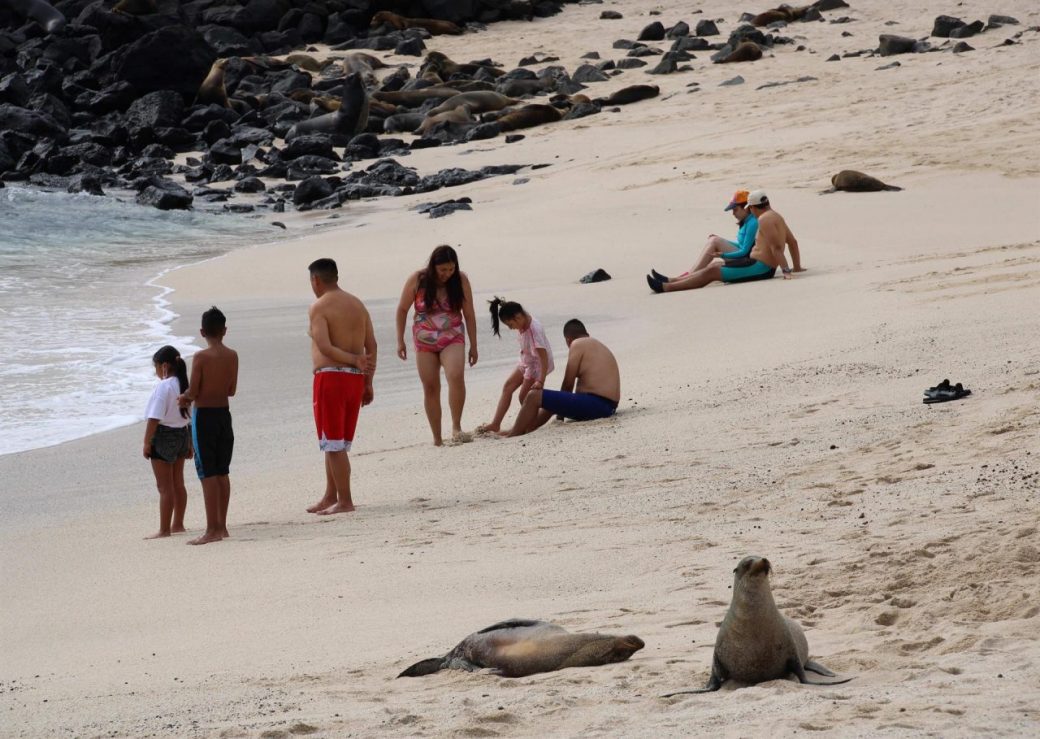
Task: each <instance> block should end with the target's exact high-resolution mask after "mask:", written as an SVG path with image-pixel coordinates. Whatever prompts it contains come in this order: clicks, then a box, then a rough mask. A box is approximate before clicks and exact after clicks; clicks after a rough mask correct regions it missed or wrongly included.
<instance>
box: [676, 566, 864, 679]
mask: <svg viewBox="0 0 1040 739" xmlns="http://www.w3.org/2000/svg"><path fill="white" fill-rule="evenodd" d="M769 570H770V564H769V560H768V559H765V558H763V557H744V559H742V560H740V564H738V565H737V567H736V569H734V570H733V572H734V573H736V574H735V575H734V577H733V599H732V600H731V601H730V604H729V610H728V611H726V617H725V618H724V619H722V626H720V627H719V635H718V637H716V639H715V655H714V657H713V658H712V664H711V677H710V678H709V679H708V684H707V686H705V687H704V688H701V689H700V690H680V691H678V692H676V693H668V694H667V695H664V696H662V697H663V698H668V697H670V696H673V695H682V694H685V693H710V692H712V691H715V690H718V689H719V688H721V687H722V684H723V683H724V682H726V680H730V679H732V680H737V681H739V682H742V683H748V684H752V685H753V684H755V683H762V682H765V681H767V680H779V679H781V678H785V677H787V676H788V675H789V674H791V673H794V674H795V675H796V676H797V677H798V680H799V682H803V683H808V684H810V685H839V684H841V683H847V682H848V681H849V680H851V679H852V678H846V679H844V680H833V681H828V682H817V681H812V680H809V678H808V677H806V675H805V671H806V670H811V671H812V672H815V673H817V674H820V675H825V676H827V677H836V676H835V674H834V673H833V672H831V671H830V670H828V669H827V668H826V667H824V666H823V665H821V664H819V663H818V662H813V661H812V660H811V659H809V643H808V642H807V641H806V639H805V633H804V632H803V631H802V627H801V626H799V625H798V624H797V623H796V622H795V621H792V620H791V619H789V618H787V617H786V616H785V615H784V614H782V613H780V611H779V609H777V607H776V603H775V602H774V601H773V591H772V590H771V589H770V587H769Z"/></svg>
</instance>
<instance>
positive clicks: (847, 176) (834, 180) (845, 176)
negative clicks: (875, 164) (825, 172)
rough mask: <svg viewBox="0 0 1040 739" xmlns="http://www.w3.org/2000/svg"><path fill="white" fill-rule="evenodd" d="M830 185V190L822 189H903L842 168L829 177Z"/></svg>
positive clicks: (873, 190) (876, 190)
mask: <svg viewBox="0 0 1040 739" xmlns="http://www.w3.org/2000/svg"><path fill="white" fill-rule="evenodd" d="M831 185H833V187H832V188H831V189H830V190H824V192H837V191H838V190H844V191H845V192H881V191H882V190H891V191H893V192H898V191H900V190H902V189H903V188H901V187H896V186H895V185H886V184H885V183H884V182H882V181H881V180H879V179H877V178H876V177H871V176H870V175H869V174H863V173H862V172H857V171H856V170H854V169H843V170H841V171H840V172H838V174H836V175H834V176H833V177H831Z"/></svg>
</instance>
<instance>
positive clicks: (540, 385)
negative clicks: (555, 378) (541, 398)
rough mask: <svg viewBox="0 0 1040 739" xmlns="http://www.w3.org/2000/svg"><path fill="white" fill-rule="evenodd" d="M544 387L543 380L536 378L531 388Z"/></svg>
mask: <svg viewBox="0 0 1040 739" xmlns="http://www.w3.org/2000/svg"><path fill="white" fill-rule="evenodd" d="M543 387H544V385H543V384H542V381H541V380H535V381H534V382H533V383H532V384H531V389H532V390H541V389H542V388H543Z"/></svg>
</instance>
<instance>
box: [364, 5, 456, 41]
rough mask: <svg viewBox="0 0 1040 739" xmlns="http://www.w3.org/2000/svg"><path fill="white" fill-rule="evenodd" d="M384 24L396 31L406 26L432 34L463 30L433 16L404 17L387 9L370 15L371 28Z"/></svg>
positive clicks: (454, 32)
mask: <svg viewBox="0 0 1040 739" xmlns="http://www.w3.org/2000/svg"><path fill="white" fill-rule="evenodd" d="M384 24H385V25H388V26H390V27H391V28H394V29H396V30H398V31H403V30H404V29H406V28H424V29H426V30H427V31H429V32H430V34H431V35H433V36H439V35H442V34H451V35H452V36H458V35H459V34H460V33H462V32H463V29H461V28H459V27H458V26H457V25H455V24H454V23H452V22H451V21H440V20H435V19H433V18H405V17H404V16H402V15H398V14H397V13H391V12H390V11H389V10H380V11H379V12H378V13H376V14H375V15H374V16H372V22H371V23H370V24H369V26H370V27H371V28H377V27H378V26H382V25H384Z"/></svg>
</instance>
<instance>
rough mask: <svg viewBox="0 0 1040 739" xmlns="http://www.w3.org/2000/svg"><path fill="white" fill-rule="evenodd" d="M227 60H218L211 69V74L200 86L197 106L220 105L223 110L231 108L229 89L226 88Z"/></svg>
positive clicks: (196, 98) (196, 100)
mask: <svg viewBox="0 0 1040 739" xmlns="http://www.w3.org/2000/svg"><path fill="white" fill-rule="evenodd" d="M227 64H228V60H227V59H217V60H216V61H215V62H213V66H211V67H210V68H209V74H207V75H206V79H204V80H202V84H201V85H199V91H198V93H197V94H196V95H195V104H196V105H219V106H220V107H222V108H230V107H231V105H230V104H229V103H228V95H227V88H226V87H225V86H224V70H225V69H226V68H227Z"/></svg>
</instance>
